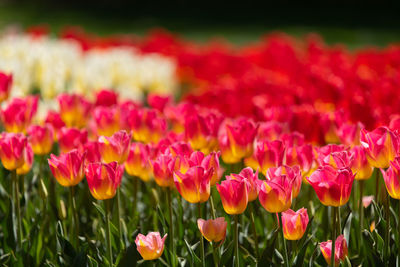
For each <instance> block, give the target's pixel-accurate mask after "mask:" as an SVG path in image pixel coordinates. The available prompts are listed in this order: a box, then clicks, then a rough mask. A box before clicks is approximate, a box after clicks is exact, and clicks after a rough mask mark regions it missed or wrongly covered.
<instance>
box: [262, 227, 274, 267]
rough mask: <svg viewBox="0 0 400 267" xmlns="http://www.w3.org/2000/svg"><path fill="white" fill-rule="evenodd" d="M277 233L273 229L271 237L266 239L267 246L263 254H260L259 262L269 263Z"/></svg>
mask: <svg viewBox="0 0 400 267" xmlns="http://www.w3.org/2000/svg"><path fill="white" fill-rule="evenodd" d="M278 234H279V231H278V230H276V229H275V231H274V232H273V233H272V234H271V237H270V238H268V239H267V244H266V246H265V249H264V251H263V253H262V254H261V259H260V262H271V263H272V258H273V253H274V249H273V248H274V247H275V243H276V240H277V238H278Z"/></svg>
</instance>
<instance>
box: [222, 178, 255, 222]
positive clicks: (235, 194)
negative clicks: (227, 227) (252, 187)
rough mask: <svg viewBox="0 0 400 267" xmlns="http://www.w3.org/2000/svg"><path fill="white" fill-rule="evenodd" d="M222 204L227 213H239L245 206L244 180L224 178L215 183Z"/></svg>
mask: <svg viewBox="0 0 400 267" xmlns="http://www.w3.org/2000/svg"><path fill="white" fill-rule="evenodd" d="M217 190H218V192H219V195H220V197H221V202H222V206H223V208H224V210H225V212H226V213H228V214H231V215H233V214H241V213H243V212H244V211H245V210H246V208H247V203H248V193H247V184H246V181H245V180H242V181H237V180H224V181H222V182H221V184H217Z"/></svg>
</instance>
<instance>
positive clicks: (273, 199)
mask: <svg viewBox="0 0 400 267" xmlns="http://www.w3.org/2000/svg"><path fill="white" fill-rule="evenodd" d="M299 175H300V172H299V169H298V168H297V170H296V171H293V170H292V169H291V168H290V167H279V168H271V169H269V170H268V172H267V180H264V181H262V180H260V182H259V187H260V192H259V193H258V199H259V200H260V203H261V205H262V206H263V207H264V209H266V210H267V211H268V212H271V213H279V212H283V211H286V210H288V209H289V208H290V205H292V196H293V183H294V181H295V180H296V179H299V178H298V176H299ZM300 179H301V176H300Z"/></svg>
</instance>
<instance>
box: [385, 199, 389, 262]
mask: <svg viewBox="0 0 400 267" xmlns="http://www.w3.org/2000/svg"><path fill="white" fill-rule="evenodd" d="M385 220H386V228H385V251H384V255H385V266H388V265H389V247H390V246H389V245H390V235H389V230H390V229H389V228H390V197H389V194H386V201H385Z"/></svg>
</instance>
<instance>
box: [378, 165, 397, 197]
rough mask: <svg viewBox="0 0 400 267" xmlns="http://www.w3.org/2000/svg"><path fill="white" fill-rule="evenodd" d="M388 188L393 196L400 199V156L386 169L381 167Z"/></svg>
mask: <svg viewBox="0 0 400 267" xmlns="http://www.w3.org/2000/svg"><path fill="white" fill-rule="evenodd" d="M381 172H382V176H383V180H384V181H385V185H386V189H387V191H388V193H389V195H390V196H391V197H392V198H395V199H400V157H396V158H395V160H394V161H391V162H390V167H389V168H388V169H387V170H386V171H384V170H382V169H381Z"/></svg>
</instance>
